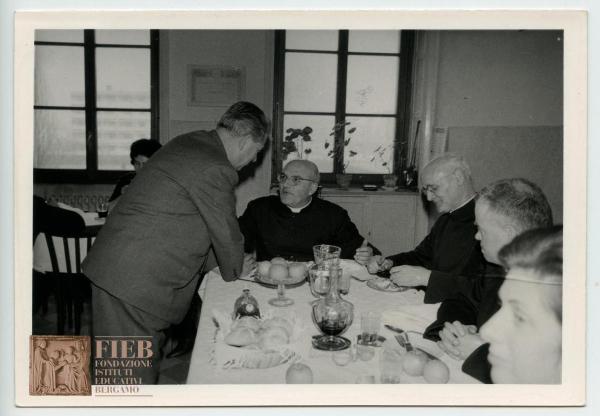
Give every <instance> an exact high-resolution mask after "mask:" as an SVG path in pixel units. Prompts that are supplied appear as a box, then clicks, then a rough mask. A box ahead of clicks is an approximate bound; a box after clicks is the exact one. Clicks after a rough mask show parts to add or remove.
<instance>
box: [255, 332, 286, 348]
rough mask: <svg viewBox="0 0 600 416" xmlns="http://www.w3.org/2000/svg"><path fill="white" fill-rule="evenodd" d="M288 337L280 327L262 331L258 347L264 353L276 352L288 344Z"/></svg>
mask: <svg viewBox="0 0 600 416" xmlns="http://www.w3.org/2000/svg"><path fill="white" fill-rule="evenodd" d="M289 342H290V337H289V336H288V334H287V332H286V330H285V329H283V328H282V327H280V326H274V327H272V328H267V329H264V330H263V331H262V332H261V335H260V339H259V345H260V347H261V348H262V349H263V350H264V351H272V350H277V349H278V348H279V347H281V346H282V345H286V344H289Z"/></svg>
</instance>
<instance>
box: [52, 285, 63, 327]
mask: <svg viewBox="0 0 600 416" xmlns="http://www.w3.org/2000/svg"><path fill="white" fill-rule="evenodd" d="M54 287H55V288H56V292H55V296H56V325H57V327H56V333H57V334H58V335H64V333H65V299H64V298H65V296H64V287H63V282H62V279H61V278H60V277H56V282H55V286H54Z"/></svg>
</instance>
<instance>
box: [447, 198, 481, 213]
mask: <svg viewBox="0 0 600 416" xmlns="http://www.w3.org/2000/svg"><path fill="white" fill-rule="evenodd" d="M473 198H475V194H473V195H471V197H470V198H469V199H467V200H466V201H465V202H463V203H462V204H460V205H459V206H457V207H456V208H454V209H453V210H451V211H449V212H450V213H453V212H454V211H458V210H459V209H461V208H462V207H464V206H465V205H467V204H468V203H469V202H471V201H472V200H473Z"/></svg>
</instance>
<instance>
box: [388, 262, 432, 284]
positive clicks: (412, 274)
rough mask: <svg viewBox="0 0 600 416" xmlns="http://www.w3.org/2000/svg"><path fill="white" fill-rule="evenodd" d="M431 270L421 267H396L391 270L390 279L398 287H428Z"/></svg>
mask: <svg viewBox="0 0 600 416" xmlns="http://www.w3.org/2000/svg"><path fill="white" fill-rule="evenodd" d="M430 275H431V270H428V269H426V268H425V267H421V266H396V267H392V270H390V279H392V281H393V282H394V283H395V284H397V285H398V286H427V283H429V276H430Z"/></svg>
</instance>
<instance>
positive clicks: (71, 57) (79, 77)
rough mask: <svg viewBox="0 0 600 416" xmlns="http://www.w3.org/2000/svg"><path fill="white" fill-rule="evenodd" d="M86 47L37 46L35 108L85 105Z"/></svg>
mask: <svg viewBox="0 0 600 416" xmlns="http://www.w3.org/2000/svg"><path fill="white" fill-rule="evenodd" d="M83 75H84V70H83V46H46V45H36V47H35V105H54V106H65V107H68V106H74V107H82V106H84V105H85V83H84V76H83Z"/></svg>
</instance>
